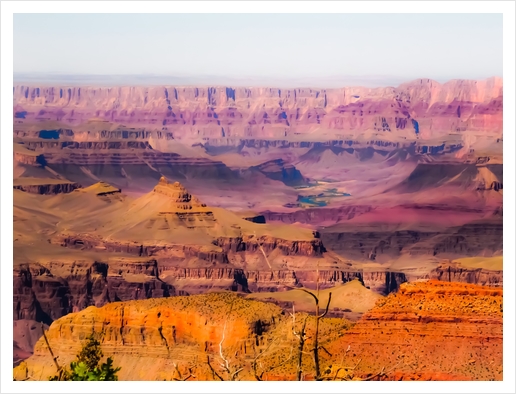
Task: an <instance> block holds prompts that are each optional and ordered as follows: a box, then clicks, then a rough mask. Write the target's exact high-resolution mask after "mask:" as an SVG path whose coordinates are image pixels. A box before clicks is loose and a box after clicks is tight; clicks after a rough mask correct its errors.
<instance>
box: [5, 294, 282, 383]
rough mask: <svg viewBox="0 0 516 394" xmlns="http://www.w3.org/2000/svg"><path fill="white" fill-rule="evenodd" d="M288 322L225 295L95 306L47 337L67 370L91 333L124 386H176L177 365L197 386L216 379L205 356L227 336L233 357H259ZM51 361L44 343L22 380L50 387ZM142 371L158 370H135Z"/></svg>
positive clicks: (266, 308) (274, 311) (276, 312)
mask: <svg viewBox="0 0 516 394" xmlns="http://www.w3.org/2000/svg"><path fill="white" fill-rule="evenodd" d="M282 319H284V318H283V317H282V313H281V309H280V308H279V307H277V306H275V305H272V304H267V303H263V302H259V301H254V300H248V299H244V298H242V297H238V296H236V295H233V294H228V293H225V294H224V293H219V294H206V295H200V296H189V297H173V298H169V299H166V300H165V299H164V300H156V299H152V300H145V301H133V302H127V303H126V302H123V303H112V304H108V305H106V306H104V307H102V308H95V307H90V308H87V309H85V310H84V311H82V312H79V313H75V314H71V315H68V316H65V317H63V318H61V319H59V320H57V321H55V322H54V323H53V324H52V326H51V327H50V330H49V331H48V333H47V337H48V340H49V343H50V344H51V346H52V349H53V351H54V352H55V354H59V360H60V362H62V363H67V362H69V361H71V360H72V359H73V358H74V356H75V354H76V352H77V351H78V350H80V346H81V342H82V341H83V340H84V339H85V338H86V337H87V336H88V335H89V334H90V333H91V332H92V331H93V332H96V333H100V332H102V336H100V337H99V340H100V342H101V345H102V350H103V352H104V354H106V355H108V356H112V357H113V358H114V359H115V362H116V364H117V366H121V367H122V369H121V371H120V373H119V378H120V380H140V379H145V380H153V379H160V378H159V376H161V379H164V378H166V379H168V380H170V379H171V377H172V376H173V373H174V371H175V369H174V368H173V364H172V362H173V361H174V360H175V361H176V362H177V361H178V360H180V362H181V364H182V363H183V362H192V363H193V364H192V365H193V366H194V367H195V368H196V375H197V379H199V380H204V379H210V378H209V376H211V374H210V373H209V369H208V367H207V365H206V356H207V355H208V354H209V355H210V356H211V357H213V356H214V354H218V352H219V349H218V344H219V342H220V341H221V339H222V338H223V335H224V341H223V346H224V349H225V350H226V351H228V349H231V354H232V355H233V354H235V351H236V352H237V353H236V354H238V355H239V354H246V353H248V354H252V349H253V348H254V346H255V345H257V342H258V340H259V338H260V337H261V335H262V334H264V332H268V331H270V330H271V329H272V327H274V326H277V325H278V324H280V321H281V320H282ZM225 321H227V323H228V324H224V322H225ZM48 357H49V353H48V348H47V346H46V344H45V342H44V339H43V338H42V339H40V340H39V341H38V342H37V344H36V346H35V349H34V355H33V356H32V357H30V358H29V359H28V360H26V361H25V362H23V363H22V364H21V365H20V366H19V367H18V368H16V369H15V372H14V375H15V378H17V379H23V378H25V377H26V376H27V375H29V376H31V377H32V379H35V380H40V379H41V380H46V379H47V377H48V375H50V374H52V373H54V371H55V369H54V366H53V364H52V361H51V359H50V361H48V360H47V358H48ZM138 360H139V361H138ZM143 360H146V362H143ZM134 361H137V362H136V364H134ZM147 362H148V363H149V364H147ZM143 364H146V365H149V366H151V367H150V368H145V369H141V368H139V367H137V368H135V367H134V365H140V366H141V365H143ZM168 364H170V365H168ZM131 365H133V366H131ZM205 369H206V371H204V370H205ZM244 373H249V371H246V372H244ZM23 375H25V376H23ZM248 376H249V375H248Z"/></svg>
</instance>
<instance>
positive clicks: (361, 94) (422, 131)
mask: <svg viewBox="0 0 516 394" xmlns="http://www.w3.org/2000/svg"><path fill="white" fill-rule="evenodd" d="M228 92H231V93H230V94H229V93H228ZM502 97H503V92H502V80H501V79H500V78H491V79H488V80H484V81H469V80H453V81H449V82H447V83H445V84H439V83H437V82H436V81H432V80H428V79H419V80H415V81H411V82H408V83H406V84H402V85H400V86H399V87H397V88H392V87H391V88H376V89H370V88H360V87H358V88H352V87H349V88H342V89H277V88H232V87H177V86H176V87H170V86H166V87H118V88H104V87H102V88H100V87H99V88H95V87H78V86H76V87H64V86H63V87H37V86H15V87H14V89H13V99H14V105H15V109H14V111H15V114H23V119H31V120H32V119H38V120H53V121H56V120H57V121H62V122H66V123H71V124H74V123H81V122H84V120H86V119H90V118H92V117H95V118H98V119H103V120H106V121H110V122H114V123H122V124H131V125H140V126H148V127H152V128H155V129H159V130H161V131H163V132H172V133H173V135H174V138H185V137H192V136H197V137H198V138H199V139H202V138H221V137H235V136H236V137H247V138H259V137H261V138H278V137H280V136H281V137H284V136H286V135H291V134H304V133H310V132H312V131H314V130H315V129H321V128H322V129H325V130H329V131H332V132H333V133H343V132H344V131H346V132H348V131H365V130H375V131H377V132H381V133H391V134H396V135H398V136H403V137H414V138H415V137H416V136H419V137H433V136H438V135H443V134H449V133H450V132H464V131H468V132H473V133H479V134H491V135H501V130H502V102H503V98H502Z"/></svg>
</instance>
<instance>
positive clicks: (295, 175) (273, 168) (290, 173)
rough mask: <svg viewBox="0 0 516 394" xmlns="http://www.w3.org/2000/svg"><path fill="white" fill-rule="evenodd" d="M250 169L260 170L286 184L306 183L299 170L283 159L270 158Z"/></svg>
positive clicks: (297, 184)
mask: <svg viewBox="0 0 516 394" xmlns="http://www.w3.org/2000/svg"><path fill="white" fill-rule="evenodd" d="M250 169H251V170H253V169H254V170H257V171H260V172H261V173H262V174H264V175H265V176H266V177H267V178H270V179H274V180H276V181H280V182H283V183H284V184H285V185H287V186H301V185H305V184H306V183H307V182H306V179H305V178H304V177H303V175H302V174H301V172H300V171H299V170H298V169H297V168H296V167H294V166H293V165H292V164H289V163H286V162H285V161H284V160H283V159H276V160H270V161H267V162H265V163H262V164H260V165H258V166H255V167H250Z"/></svg>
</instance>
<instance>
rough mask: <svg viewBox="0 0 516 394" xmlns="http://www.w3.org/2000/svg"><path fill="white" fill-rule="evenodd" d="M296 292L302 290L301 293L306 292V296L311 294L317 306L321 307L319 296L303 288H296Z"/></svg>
mask: <svg viewBox="0 0 516 394" xmlns="http://www.w3.org/2000/svg"><path fill="white" fill-rule="evenodd" d="M295 289H296V290H301V291H304V292H305V293H306V294H310V295H311V296H312V297H314V300H315V305H319V299H318V298H317V296H316V295H315V294H314V293H312V292H311V291H310V290H306V289H303V288H300V287H296V288H295Z"/></svg>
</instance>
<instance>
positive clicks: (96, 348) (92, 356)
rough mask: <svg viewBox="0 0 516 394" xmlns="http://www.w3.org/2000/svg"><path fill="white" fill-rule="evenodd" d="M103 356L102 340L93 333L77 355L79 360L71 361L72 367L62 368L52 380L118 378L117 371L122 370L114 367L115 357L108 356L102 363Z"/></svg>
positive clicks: (111, 379) (109, 379)
mask: <svg viewBox="0 0 516 394" xmlns="http://www.w3.org/2000/svg"><path fill="white" fill-rule="evenodd" d="M102 356H103V353H102V349H101V348H100V342H99V341H97V340H96V339H95V338H94V337H93V335H90V336H89V337H88V342H86V344H85V345H84V346H83V347H82V349H81V351H80V352H79V354H78V355H77V360H76V361H72V362H71V363H70V368H69V369H62V370H61V371H60V373H59V374H58V375H56V376H51V377H50V380H65V381H66V380H68V381H81V380H89V381H94V380H97V381H99V380H100V381H114V380H118V376H117V375H116V373H117V372H118V371H120V368H114V367H113V359H112V358H111V357H108V359H107V360H106V362H105V363H102V364H100V360H101V359H102Z"/></svg>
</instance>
